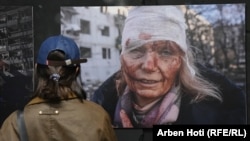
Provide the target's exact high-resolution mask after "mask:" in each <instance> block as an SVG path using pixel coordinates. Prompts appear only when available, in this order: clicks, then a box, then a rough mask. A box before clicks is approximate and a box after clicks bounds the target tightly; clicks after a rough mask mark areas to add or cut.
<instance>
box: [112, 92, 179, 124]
mask: <svg viewBox="0 0 250 141" xmlns="http://www.w3.org/2000/svg"><path fill="white" fill-rule="evenodd" d="M132 95H133V93H132V92H131V91H129V90H128V88H126V90H125V92H124V93H123V95H122V96H121V97H120V98H119V100H118V103H117V107H116V112H115V117H114V120H115V124H117V125H118V126H122V122H121V117H120V115H119V113H120V111H121V109H124V110H125V112H126V114H127V115H128V116H129V118H130V121H131V123H132V124H133V126H134V128H136V127H144V128H152V127H153V125H159V124H171V123H173V122H175V121H176V120H177V118H178V115H179V107H180V96H179V95H178V94H177V93H176V89H172V90H171V91H170V92H168V93H167V94H166V95H165V96H164V97H163V98H162V99H160V100H158V101H155V103H153V104H152V106H150V107H151V108H150V109H149V110H148V111H147V112H146V113H145V114H143V116H141V118H142V119H141V120H138V119H137V118H136V117H138V114H135V113H138V111H136V110H135V108H134V104H133V99H132V98H133V97H132ZM115 126H116V125H115Z"/></svg>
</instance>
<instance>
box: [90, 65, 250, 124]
mask: <svg viewBox="0 0 250 141" xmlns="http://www.w3.org/2000/svg"><path fill="white" fill-rule="evenodd" d="M198 68H199V69H200V73H201V75H203V76H204V77H205V78H206V79H208V80H209V81H212V82H214V83H215V84H216V85H217V86H218V87H219V88H220V90H221V93H222V96H223V102H222V103H221V102H219V101H216V100H212V99H211V100H204V101H201V102H198V103H190V102H191V99H192V97H191V95H190V94H183V96H182V100H181V107H180V113H179V117H178V119H177V121H176V122H175V124H217V125H218V124H246V123H247V121H246V119H247V117H246V116H247V114H246V95H245V92H244V91H243V90H242V89H241V88H239V87H237V86H236V85H235V84H234V83H233V82H232V81H230V80H229V79H227V78H226V77H225V76H224V75H221V74H220V73H218V72H216V71H213V70H211V69H208V68H206V67H204V66H202V65H198ZM115 75H116V74H114V75H112V76H111V77H110V78H108V79H107V80H106V81H105V82H104V83H103V84H102V85H101V86H100V88H99V89H97V90H96V91H95V93H94V96H93V101H94V102H96V103H98V104H100V105H102V106H103V107H104V109H105V110H107V112H108V113H109V115H110V117H111V119H112V120H113V118H114V112H115V107H116V104H117V101H118V94H117V91H116V88H115Z"/></svg>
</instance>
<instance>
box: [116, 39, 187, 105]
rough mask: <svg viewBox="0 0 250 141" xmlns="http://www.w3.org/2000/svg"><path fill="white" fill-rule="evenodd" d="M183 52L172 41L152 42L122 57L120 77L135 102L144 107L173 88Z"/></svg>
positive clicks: (129, 51) (127, 52)
mask: <svg viewBox="0 0 250 141" xmlns="http://www.w3.org/2000/svg"><path fill="white" fill-rule="evenodd" d="M182 55H183V52H182V51H181V50H180V48H179V46H178V45H177V44H175V43H174V42H171V41H154V42H149V43H146V44H144V45H143V46H140V47H136V48H133V49H131V50H128V51H126V52H125V53H123V54H122V55H121V58H120V59H121V64H122V75H123V77H124V78H125V81H126V83H127V85H128V87H129V88H130V90H131V91H132V92H134V94H135V102H136V103H137V104H138V105H139V106H144V105H146V104H148V103H150V102H152V101H154V100H155V99H158V98H160V97H162V96H164V95H165V94H166V93H167V92H168V91H169V90H170V89H171V87H172V86H173V85H174V83H175V80H176V77H177V76H178V72H179V69H180V66H181V63H182V62H181V56H182Z"/></svg>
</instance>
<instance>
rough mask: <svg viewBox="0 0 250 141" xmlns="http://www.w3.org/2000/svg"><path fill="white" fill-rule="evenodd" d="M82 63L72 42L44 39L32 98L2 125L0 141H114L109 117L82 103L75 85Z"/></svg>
mask: <svg viewBox="0 0 250 141" xmlns="http://www.w3.org/2000/svg"><path fill="white" fill-rule="evenodd" d="M85 62H87V59H82V58H80V52H79V48H78V46H77V44H76V43H75V42H74V41H73V40H72V39H70V38H68V37H65V36H62V35H58V36H51V37H49V38H47V39H46V40H45V41H44V42H43V43H42V44H41V47H40V49H39V52H38V56H37V60H36V71H35V73H36V80H37V86H36V90H35V92H34V96H33V97H32V99H31V100H30V101H29V103H28V104H27V105H26V106H25V107H24V108H23V110H17V111H15V112H13V113H12V114H10V115H9V117H8V118H7V119H6V120H5V121H4V123H3V125H2V127H1V130H0V134H2V135H1V138H2V139H1V141H20V140H25V141H28V140H29V141H34V140H36V141H49V140H60V141H116V140H117V138H116V135H115V132H114V129H113V127H112V124H111V120H110V118H109V115H108V113H107V112H106V111H105V110H104V109H103V108H102V107H101V106H100V105H98V104H96V103H94V102H91V101H88V100H85V99H84V98H83V92H84V91H83V90H82V88H81V87H80V85H78V83H77V80H76V78H77V77H78V74H79V72H80V63H85ZM21 117H23V118H21Z"/></svg>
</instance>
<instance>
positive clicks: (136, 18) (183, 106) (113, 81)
mask: <svg viewBox="0 0 250 141" xmlns="http://www.w3.org/2000/svg"><path fill="white" fill-rule="evenodd" d="M120 61H121V70H120V71H118V72H117V73H115V74H114V75H113V76H111V77H110V78H109V79H108V80H106V81H105V82H104V83H103V84H102V86H101V87H100V88H99V89H98V90H97V91H96V92H95V94H94V96H93V101H95V102H97V103H99V104H101V105H102V106H103V107H104V109H106V110H107V111H108V113H109V114H110V117H111V118H112V120H113V125H114V127H122V128H151V127H153V125H170V124H246V103H245V94H244V92H243V91H242V90H241V89H240V88H238V87H237V86H236V85H235V84H234V83H232V82H231V81H230V80H228V79H227V78H226V77H224V76H223V75H221V74H219V73H217V72H215V71H212V70H209V69H207V68H205V67H204V66H203V65H201V64H198V63H196V62H195V59H194V57H193V53H192V50H191V49H190V47H189V46H188V45H187V41H186V24H185V19H184V15H183V13H182V12H181V11H180V10H179V9H178V7H174V6H139V7H134V8H132V9H131V10H130V11H129V13H128V17H127V19H126V21H125V25H124V29H123V34H122V52H121V56H120Z"/></svg>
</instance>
